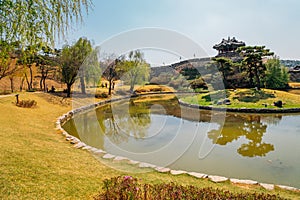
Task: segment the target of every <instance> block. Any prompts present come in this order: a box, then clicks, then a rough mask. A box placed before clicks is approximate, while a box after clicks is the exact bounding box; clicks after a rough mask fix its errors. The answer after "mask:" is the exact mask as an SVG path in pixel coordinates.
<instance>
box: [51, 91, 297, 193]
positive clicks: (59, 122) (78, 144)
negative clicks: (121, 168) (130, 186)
mask: <svg viewBox="0 0 300 200" xmlns="http://www.w3.org/2000/svg"><path fill="white" fill-rule="evenodd" d="M128 98H130V96H126V97H122V98H117V99H110V100H105V101H100V102H98V103H95V104H91V105H88V106H83V107H81V108H77V109H75V110H71V111H69V112H68V113H66V114H64V115H62V116H60V117H59V118H58V119H57V121H56V129H57V130H58V131H60V132H61V134H62V135H64V136H65V137H66V140H67V141H69V142H70V143H71V144H72V145H73V146H74V147H75V148H77V149H83V150H87V151H89V152H92V153H95V154H100V155H102V158H104V159H110V160H112V161H123V160H127V161H128V163H129V164H132V165H138V167H140V168H152V169H154V170H156V171H157V172H160V173H170V174H172V175H180V174H188V175H190V176H193V177H195V178H201V179H205V178H207V179H209V180H210V181H212V182H215V183H220V182H225V181H230V182H231V183H232V184H246V185H260V186H261V187H263V188H265V189H266V190H274V189H275V187H278V188H281V189H284V190H289V191H294V192H300V189H298V188H295V187H290V186H284V185H275V184H267V183H258V182H257V181H253V180H241V179H234V178H227V177H223V176H215V175H207V174H202V173H198V172H187V171H183V170H172V169H169V168H165V167H159V166H156V165H153V164H149V163H144V162H139V161H134V160H130V159H128V158H125V157H121V156H116V155H112V154H109V153H107V152H106V151H104V150H101V149H97V148H95V147H91V146H89V145H87V144H85V143H84V142H82V141H80V140H79V139H78V138H77V137H74V136H72V135H70V134H69V133H67V132H66V131H65V130H64V129H63V128H62V125H63V124H64V123H66V122H67V121H68V120H70V119H71V118H73V117H74V115H76V114H79V113H81V112H86V111H89V110H92V109H95V108H97V107H99V106H101V105H104V104H107V103H111V102H115V101H120V100H124V99H128Z"/></svg>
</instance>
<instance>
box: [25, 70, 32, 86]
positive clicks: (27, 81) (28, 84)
mask: <svg viewBox="0 0 300 200" xmlns="http://www.w3.org/2000/svg"><path fill="white" fill-rule="evenodd" d="M25 79H26V83H27V87H28V88H27V90H31V88H30V83H29V80H28V77H27V74H26V73H25Z"/></svg>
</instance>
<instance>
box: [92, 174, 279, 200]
mask: <svg viewBox="0 0 300 200" xmlns="http://www.w3.org/2000/svg"><path fill="white" fill-rule="evenodd" d="M94 199H95V200H110V199H126V200H127V199H141V200H146V199H149V200H152V199H153V200H154V199H172V200H177V199H207V200H210V199H211V200H215V199H233V200H234V199H236V200H246V199H247V200H254V199H255V200H257V199H262V200H275V199H283V198H281V197H280V196H278V195H270V194H263V193H250V192H248V193H232V192H230V191H226V190H222V189H214V188H211V187H205V188H198V187H195V186H193V185H188V186H182V185H178V184H175V183H163V184H141V183H139V181H138V179H136V178H133V177H131V176H124V177H122V176H118V177H115V178H111V179H106V180H104V186H103V191H102V192H101V193H100V194H98V195H97V196H95V197H94Z"/></svg>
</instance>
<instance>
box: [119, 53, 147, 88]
mask: <svg viewBox="0 0 300 200" xmlns="http://www.w3.org/2000/svg"><path fill="white" fill-rule="evenodd" d="M119 69H120V70H121V71H122V80H124V81H125V83H128V84H129V85H130V89H129V91H130V92H131V93H132V92H133V91H134V86H135V84H143V83H145V82H146V81H148V79H149V76H150V65H149V64H148V63H146V61H145V59H144V55H143V53H142V52H140V51H138V50H136V51H131V52H129V55H128V60H123V61H122V62H120V64H119Z"/></svg>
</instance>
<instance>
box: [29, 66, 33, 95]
mask: <svg viewBox="0 0 300 200" xmlns="http://www.w3.org/2000/svg"><path fill="white" fill-rule="evenodd" d="M29 72H30V90H32V82H33V73H32V67H31V66H30V67H29Z"/></svg>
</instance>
